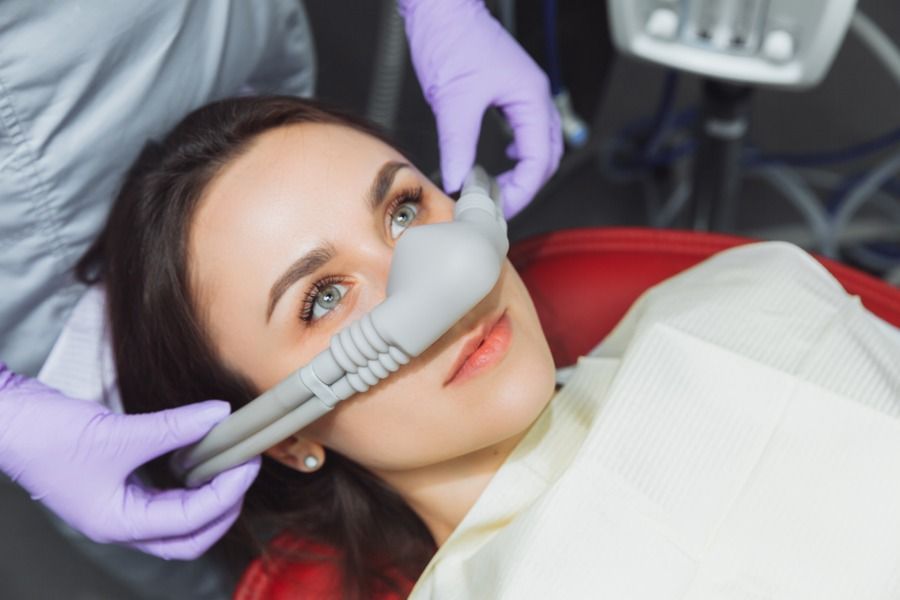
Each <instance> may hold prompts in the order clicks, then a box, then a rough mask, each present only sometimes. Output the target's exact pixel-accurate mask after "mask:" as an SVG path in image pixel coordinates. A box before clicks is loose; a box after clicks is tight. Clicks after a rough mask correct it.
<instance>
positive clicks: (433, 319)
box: [177, 167, 509, 487]
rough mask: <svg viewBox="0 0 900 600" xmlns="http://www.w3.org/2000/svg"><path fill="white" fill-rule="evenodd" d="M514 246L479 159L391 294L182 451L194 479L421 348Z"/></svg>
mask: <svg viewBox="0 0 900 600" xmlns="http://www.w3.org/2000/svg"><path fill="white" fill-rule="evenodd" d="M508 249H509V241H508V240H507V237H506V220H505V219H504V217H503V211H502V210H501V207H500V200H499V192H498V189H497V185H496V183H495V182H494V181H493V180H492V179H491V178H490V177H489V176H488V175H487V173H485V172H484V171H483V170H482V169H481V168H479V167H476V168H475V170H473V171H472V173H471V174H470V175H469V176H468V177H467V178H466V181H465V183H464V184H463V187H462V190H461V192H460V197H459V200H458V201H457V203H456V207H455V208H454V211H453V221H450V222H445V223H432V224H429V225H421V226H418V227H413V228H410V229H407V230H406V231H405V232H404V233H403V235H402V236H400V238H399V239H398V240H397V245H396V247H395V249H394V255H393V260H392V261H391V270H390V273H389V275H388V284H387V297H386V298H385V299H384V301H382V302H381V303H380V304H379V305H378V306H376V307H375V308H373V309H372V310H371V311H370V312H368V313H366V314H365V315H363V316H362V317H361V318H360V319H358V320H356V321H354V322H353V323H350V324H349V325H347V326H346V327H344V328H343V329H342V330H341V331H339V332H337V333H336V334H334V335H333V336H332V338H331V341H330V342H329V344H328V347H327V348H325V349H324V350H322V352H320V353H319V354H318V355H316V356H315V358H313V359H312V360H311V361H310V362H309V363H307V364H306V365H305V366H303V367H301V368H300V369H298V370H296V371H294V372H293V373H291V374H290V375H288V376H287V377H286V378H285V379H284V380H282V381H281V382H280V383H278V384H277V385H275V386H274V387H272V388H271V389H269V390H268V391H266V392H265V393H263V394H262V395H260V396H259V397H257V398H256V399H254V400H253V401H251V402H250V403H248V404H247V405H245V406H243V407H242V408H240V409H239V410H237V411H235V413H234V414H232V415H230V416H229V417H228V418H226V419H225V420H224V421H222V422H221V423H219V424H218V425H217V426H216V427H214V428H213V429H212V431H210V432H209V434H207V435H206V437H204V438H203V439H202V440H201V441H200V442H199V443H197V444H196V445H194V446H192V447H190V448H188V449H186V450H185V451H183V452H182V453H181V454H180V456H179V460H178V461H177V462H178V463H179V468H180V469H181V470H182V471H183V473H182V476H183V479H184V481H185V483H186V484H187V485H188V486H191V487H194V486H198V485H202V484H203V483H206V482H207V481H210V480H211V479H212V478H214V477H215V476H216V475H218V474H219V473H222V472H223V471H226V470H227V469H230V468H231V467H234V466H236V465H239V464H241V463H244V462H246V461H247V460H249V459H251V458H253V457H254V456H258V455H260V454H262V453H263V452H264V451H266V450H268V449H269V448H271V447H272V446H274V445H276V444H278V443H279V442H281V441H283V440H285V439H287V438H288V437H290V436H291V435H293V434H294V433H296V432H297V431H299V430H301V429H303V428H304V427H306V426H307V425H309V424H310V423H312V422H313V421H315V420H316V419H318V418H319V417H321V416H322V415H324V414H325V413H327V412H328V411H330V410H331V409H333V408H334V407H335V406H336V405H337V404H338V402H341V401H342V400H346V399H347V398H350V397H351V396H353V395H354V394H356V393H363V392H365V391H367V390H368V389H369V388H370V387H371V386H373V385H375V384H376V383H378V382H379V381H381V380H382V379H385V378H387V377H388V376H390V374H391V373H394V372H395V371H397V370H398V369H400V368H401V367H402V365H405V364H406V363H408V362H409V361H410V359H412V358H414V357H416V356H418V355H419V354H421V353H422V352H423V351H425V349H427V348H428V347H429V346H430V345H431V344H433V343H434V342H435V341H437V339H438V338H440V337H441V336H442V335H443V334H444V333H445V332H446V331H447V330H449V329H450V328H451V327H452V326H453V325H454V324H455V323H456V322H457V321H459V320H460V319H461V318H462V317H463V316H464V315H465V314H466V313H468V312H469V311H470V310H471V309H472V308H473V307H474V306H475V305H476V304H478V302H480V301H481V300H482V299H483V298H484V297H485V296H486V295H487V294H488V293H489V292H490V291H491V290H492V289H493V287H494V285H495V284H496V283H497V279H498V278H499V276H500V270H501V268H502V267H503V261H504V258H505V257H506V252H507V250H508Z"/></svg>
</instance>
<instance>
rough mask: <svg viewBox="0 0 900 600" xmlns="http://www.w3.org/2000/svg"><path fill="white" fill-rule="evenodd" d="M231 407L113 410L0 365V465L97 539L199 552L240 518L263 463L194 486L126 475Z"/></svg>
mask: <svg viewBox="0 0 900 600" xmlns="http://www.w3.org/2000/svg"><path fill="white" fill-rule="evenodd" d="M228 412H229V407H228V404H226V403H225V402H221V401H209V402H202V403H199V404H193V405H190V406H183V407H180V408H176V409H172V410H166V411H162V412H158V413H151V414H144V415H117V414H114V413H112V412H110V411H109V410H108V409H107V408H105V407H104V406H101V405H99V404H96V403H94V402H86V401H83V400H75V399H72V398H69V397H67V396H64V395H62V394H61V393H60V392H57V391H56V390H54V389H52V388H49V387H47V386H45V385H43V384H42V383H40V382H38V381H35V380H33V379H29V378H27V377H22V376H20V375H16V374H15V373H13V372H12V371H10V370H9V369H7V368H6V365H4V364H3V363H0V471H2V472H3V473H5V474H7V475H8V476H10V477H11V478H12V479H13V480H14V481H17V482H18V483H19V484H20V485H22V487H24V488H25V489H26V490H28V492H29V493H30V494H31V497H32V498H34V499H35V500H40V501H41V502H42V503H43V504H44V505H46V506H47V507H48V508H50V510H52V511H53V512H55V513H56V514H57V515H59V516H60V517H61V518H62V519H63V520H64V521H66V522H67V523H69V524H70V525H71V526H72V527H74V528H75V529H77V530H79V531H81V532H82V533H84V534H85V535H86V536H88V537H89V538H91V539H93V540H95V541H98V542H115V543H120V544H125V545H127V546H130V547H132V548H137V549H139V550H143V551H144V552H147V553H149V554H155V555H157V556H159V557H162V558H166V559H171V558H178V559H191V558H196V557H197V556H199V555H200V554H202V553H203V552H204V551H206V550H207V549H208V548H209V547H210V546H211V545H212V544H213V543H215V542H216V540H218V539H219V538H220V537H222V535H223V534H224V533H225V532H226V531H227V530H228V528H229V527H230V526H231V524H232V523H233V522H234V520H235V519H237V517H238V514H239V513H240V510H241V504H242V502H243V496H244V492H246V491H247V488H248V487H250V484H251V483H252V482H253V480H254V479H255V478H256V474H257V472H258V471H259V460H258V459H257V460H256V461H253V462H250V463H247V464H245V465H243V466H240V467H235V468H234V469H232V470H230V471H228V472H226V473H223V474H222V475H220V476H218V477H217V478H216V479H214V480H213V481H211V482H209V483H208V484H206V485H205V486H203V487H200V488H197V489H194V490H167V491H154V490H151V489H148V488H147V487H145V486H143V485H142V484H141V483H140V482H138V481H137V480H136V478H134V477H132V476H131V473H132V472H133V471H134V470H135V469H137V468H138V467H139V466H141V465H142V464H144V463H146V462H147V461H149V460H151V459H153V458H156V457H157V456H160V455H162V454H165V453H166V452H169V451H171V450H174V449H176V448H179V447H181V446H184V445H187V444H190V443H192V442H196V441H197V440H199V439H200V438H201V437H203V435H204V434H206V432H207V431H209V429H211V428H212V426H213V425H215V424H216V423H217V422H219V421H221V420H222V419H223V418H225V417H226V416H227V415H228Z"/></svg>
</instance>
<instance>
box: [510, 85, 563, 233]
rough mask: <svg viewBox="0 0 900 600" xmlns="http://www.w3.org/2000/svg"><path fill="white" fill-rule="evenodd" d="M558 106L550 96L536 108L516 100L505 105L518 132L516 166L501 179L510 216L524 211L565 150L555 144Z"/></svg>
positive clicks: (516, 135) (513, 126)
mask: <svg viewBox="0 0 900 600" xmlns="http://www.w3.org/2000/svg"><path fill="white" fill-rule="evenodd" d="M555 112H556V108H555V107H554V106H553V103H552V102H551V101H550V100H549V97H548V99H547V102H546V103H545V106H543V107H539V108H537V109H536V107H534V106H533V105H532V104H531V103H527V102H512V103H509V104H507V105H506V106H504V107H503V113H504V115H505V116H506V118H507V120H508V121H509V124H510V126H511V127H512V129H513V133H514V135H515V142H514V144H515V152H516V155H517V157H518V163H517V164H516V166H515V167H514V168H513V169H512V170H510V171H507V172H506V173H503V174H502V175H500V177H498V178H497V182H498V184H499V185H500V189H501V191H502V192H503V212H504V214H505V215H506V218H507V219H509V218H511V217H513V216H515V215H516V214H518V212H519V211H521V210H522V209H523V208H524V207H525V206H526V205H527V204H528V202H530V201H531V199H532V198H533V197H534V195H535V194H536V193H537V191H538V189H539V188H540V187H541V185H543V184H544V182H546V181H547V179H549V177H550V175H552V174H553V172H554V171H555V170H556V166H557V165H558V164H559V157H560V154H561V149H560V148H557V147H556V146H555V144H554V135H555V134H554V128H556V127H558V126H559V121H558V115H557V120H554V113H555Z"/></svg>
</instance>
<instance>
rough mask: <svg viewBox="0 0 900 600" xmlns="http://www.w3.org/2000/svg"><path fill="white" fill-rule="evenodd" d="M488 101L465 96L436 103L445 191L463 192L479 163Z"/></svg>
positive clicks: (433, 107) (435, 112)
mask: <svg viewBox="0 0 900 600" xmlns="http://www.w3.org/2000/svg"><path fill="white" fill-rule="evenodd" d="M486 108H487V104H486V103H483V102H477V101H472V100H471V99H465V100H460V101H453V102H446V101H444V102H440V103H435V104H434V105H433V106H432V109H433V110H434V116H435V121H436V124H437V132H438V144H439V146H440V152H441V179H442V180H443V181H442V183H443V186H444V191H445V192H447V193H452V192H456V191H459V189H460V188H461V187H462V184H463V180H464V179H465V178H466V175H468V174H469V171H471V170H472V166H473V165H474V164H475V152H476V150H477V149H478V135H479V133H480V132H481V119H482V117H483V116H484V111H485V109H486Z"/></svg>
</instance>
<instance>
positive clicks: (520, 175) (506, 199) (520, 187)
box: [398, 0, 563, 218]
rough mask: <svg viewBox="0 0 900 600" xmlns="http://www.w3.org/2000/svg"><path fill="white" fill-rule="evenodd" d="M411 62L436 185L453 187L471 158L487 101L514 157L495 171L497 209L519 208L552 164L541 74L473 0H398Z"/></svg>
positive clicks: (554, 133) (555, 120)
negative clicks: (433, 143)
mask: <svg viewBox="0 0 900 600" xmlns="http://www.w3.org/2000/svg"><path fill="white" fill-rule="evenodd" d="M398 5H399V8H400V13H401V14H402V15H403V18H404V20H405V23H406V36H407V38H408V39H409V47H410V52H411V54H412V62H413V66H414V67H415V70H416V74H417V75H418V77H419V82H420V83H421V84H422V90H423V92H424V93H425V98H426V99H427V100H428V103H429V104H430V105H431V108H432V110H433V111H434V114H435V118H436V119H437V129H438V139H439V143H440V149H441V175H442V178H443V181H444V189H445V190H446V191H448V192H455V191H457V190H459V188H460V187H461V186H462V182H463V178H464V177H465V176H466V174H468V172H469V170H470V169H471V168H472V165H473V164H474V162H475V150H476V144H477V142H478V134H479V131H480V129H481V119H482V116H483V114H484V111H485V110H486V109H487V108H488V107H489V106H496V107H498V108H499V109H500V110H501V111H502V112H503V114H504V116H505V117H506V119H507V120H508V121H509V124H510V126H511V127H512V130H513V133H514V135H515V141H514V142H513V144H512V145H511V146H510V148H509V149H508V150H507V153H508V154H509V155H510V158H513V159H514V160H517V161H518V164H516V166H515V168H514V169H513V170H511V171H508V172H506V173H504V174H502V175H501V176H500V177H498V183H499V184H500V189H501V191H502V193H503V211H504V214H505V215H506V217H507V218H510V217H512V216H514V215H515V214H517V213H518V212H519V211H520V210H522V209H523V208H524V207H525V206H526V205H527V204H528V203H529V202H530V201H531V199H532V198H533V197H534V195H535V193H536V192H537V190H538V188H540V186H541V185H543V184H544V182H546V181H547V179H549V178H550V176H551V175H552V174H553V172H554V171H555V170H556V167H557V166H558V165H559V159H560V156H562V151H563V142H562V132H561V129H560V123H559V113H558V112H557V110H556V106H555V105H554V104H553V99H552V98H551V96H550V85H549V82H548V80H547V76H546V75H545V74H544V72H543V71H542V70H541V69H540V67H538V66H537V64H535V62H534V61H533V60H531V58H530V57H529V56H528V54H526V53H525V51H524V50H523V49H522V47H521V46H519V44H518V43H517V42H516V41H515V40H514V39H513V38H512V36H510V35H509V34H508V33H507V32H506V30H505V29H503V27H502V26H501V25H500V23H498V22H497V21H496V19H494V18H493V17H492V16H491V15H490V13H489V12H488V10H487V8H485V6H484V3H483V2H482V1H481V0H398Z"/></svg>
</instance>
